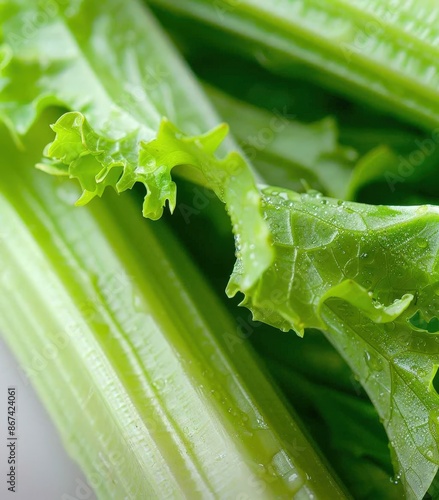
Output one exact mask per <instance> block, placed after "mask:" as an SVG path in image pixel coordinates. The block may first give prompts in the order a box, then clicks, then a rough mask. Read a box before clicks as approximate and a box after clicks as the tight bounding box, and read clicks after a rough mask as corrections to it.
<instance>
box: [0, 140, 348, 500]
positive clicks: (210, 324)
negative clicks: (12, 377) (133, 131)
mask: <svg viewBox="0 0 439 500" xmlns="http://www.w3.org/2000/svg"><path fill="white" fill-rule="evenodd" d="M3 142H4V143H5V147H4V150H5V151H6V152H7V153H8V155H7V157H8V158H10V159H11V158H13V160H10V161H12V162H13V164H14V169H13V170H12V169H10V168H9V164H5V165H3V164H2V172H4V175H3V176H2V180H1V183H0V219H1V224H2V234H3V235H5V237H4V238H3V241H2V245H1V246H0V256H1V262H2V264H3V267H2V271H3V272H2V273H1V274H0V291H1V294H0V329H1V331H2V332H3V335H4V336H5V339H6V341H7V342H8V344H9V345H10V346H11V348H12V350H13V351H14V352H15V354H16V355H17V357H18V359H19V361H20V363H21V364H22V365H23V367H24V368H25V369H27V373H28V376H29V379H30V381H31V382H32V383H33V384H34V385H35V387H36V389H37V391H38V393H39V394H40V396H41V398H42V400H43V401H44V403H45V405H46V407H47V408H48V410H49V412H50V414H51V416H52V418H53V419H54V421H55V423H56V425H57V427H58V430H59V431H60V433H61V436H62V438H63V440H64V442H65V444H66V447H67V449H68V450H69V452H70V453H71V454H72V456H73V457H74V458H75V459H76V460H77V461H78V462H79V464H80V465H81V466H82V468H83V469H84V470H85V473H86V474H87V476H88V477H89V480H90V481H91V484H93V486H95V489H96V491H97V493H98V495H99V497H100V498H130V499H131V498H132V499H143V498H151V497H155V498H180V497H185V496H186V497H187V496H188V495H190V496H191V497H192V498H198V497H200V498H213V497H217V496H220V497H221V496H222V495H231V494H236V495H238V494H246V495H249V496H251V498H272V497H273V495H275V496H277V495H280V496H282V495H288V496H291V495H293V494H295V493H296V494H297V495H299V496H298V498H299V497H300V496H301V495H302V496H303V495H304V496H305V497H306V498H309V497H310V495H314V496H315V497H316V498H324V494H325V492H326V491H328V489H329V491H332V492H333V494H334V495H339V496H340V495H341V497H344V494H343V492H342V491H341V490H340V489H339V487H338V486H337V484H336V483H335V481H334V479H333V478H332V476H331V474H330V473H329V472H328V471H327V469H326V468H325V466H324V464H323V463H322V462H321V460H320V458H319V457H318V455H317V454H316V452H315V451H314V449H313V447H312V445H311V444H309V443H308V441H307V440H306V438H305V437H304V435H303V434H302V432H301V431H300V429H299V428H298V426H297V425H296V423H295V422H294V420H293V419H292V418H291V417H289V416H288V413H287V412H286V410H285V407H284V406H283V404H282V403H281V402H280V400H279V399H278V398H277V396H276V394H275V392H274V390H273V388H272V387H271V386H270V384H269V382H268V381H267V380H266V379H265V377H264V375H263V373H262V372H261V371H260V370H259V368H258V367H257V365H256V363H255V361H254V360H253V359H252V355H251V354H250V352H249V351H248V350H247V346H246V345H244V344H239V345H235V346H234V351H233V353H231V352H229V351H228V350H227V345H226V342H225V340H224V338H223V336H224V333H225V332H233V330H234V328H235V327H234V325H233V322H231V321H230V320H229V319H228V317H227V315H226V313H225V312H224V311H223V310H222V309H221V307H220V305H219V304H217V302H216V299H215V298H214V297H213V296H212V295H211V292H210V291H209V290H208V289H207V287H206V285H205V284H204V283H203V281H202V279H201V278H200V277H199V276H197V272H196V270H195V269H194V268H193V267H192V265H191V264H190V263H189V262H188V261H187V259H186V257H185V256H184V255H183V254H181V251H180V250H179V249H178V245H176V243H175V242H174V241H173V240H172V239H171V236H170V235H169V234H168V233H166V231H165V228H164V227H161V228H160V227H156V228H152V227H150V226H149V225H148V223H147V222H145V221H143V220H142V218H141V215H140V214H138V213H137V210H136V209H135V208H134V206H131V203H130V200H129V199H128V198H126V197H124V198H126V199H123V198H122V199H118V200H117V203H115V200H114V199H112V198H111V197H110V196H109V197H108V202H107V201H104V202H102V203H100V204H99V205H96V206H94V207H92V208H91V209H90V210H89V209H75V208H73V207H71V206H70V205H71V200H72V196H74V194H75V191H76V190H73V192H72V190H71V189H70V188H71V187H72V186H70V183H67V184H65V183H59V182H58V181H57V180H56V179H52V178H49V177H48V176H46V175H44V174H42V173H40V172H37V171H33V170H32V168H31V165H32V163H31V162H28V161H27V157H26V156H25V158H23V155H20V154H19V153H15V152H13V151H12V149H13V146H12V143H11V144H6V141H5V140H3ZM35 150H36V151H38V150H39V149H38V148H35ZM25 160H26V161H25ZM2 161H3V162H4V161H5V160H2ZM20 162H21V163H23V165H20ZM26 167H28V168H27V169H26ZM128 220H129V221H130V222H129V223H128V224H127V221H128ZM165 248H166V250H165ZM168 254H171V255H172V264H171V260H170V258H169V257H168ZM182 275H183V276H184V281H183V279H182V278H181V276H182ZM189 284H190V288H188V286H189ZM213 318H215V319H214V320H213ZM49 346H52V350H50V349H49ZM53 346H55V347H53ZM47 353H49V354H47ZM40 358H41V359H42V360H43V363H42V365H41V363H40V364H39V365H38V366H37V365H36V362H35V360H36V359H40ZM241 367H242V369H241ZM258 394H260V395H261V397H262V399H263V402H264V405H266V406H268V407H269V408H268V409H266V408H265V406H264V408H263V407H262V405H261V404H260V403H261V402H262V401H259V396H258ZM267 403H268V404H267ZM292 443H297V446H300V447H301V448H303V449H304V450H305V451H304V452H301V454H300V456H296V455H297V454H296V452H295V450H294V447H293V448H292V447H291V446H292ZM100 457H104V459H102V458H100ZM97 464H98V465H97ZM303 470H307V471H312V474H311V477H310V478H309V477H308V476H307V475H306V474H305V473H304V472H303Z"/></svg>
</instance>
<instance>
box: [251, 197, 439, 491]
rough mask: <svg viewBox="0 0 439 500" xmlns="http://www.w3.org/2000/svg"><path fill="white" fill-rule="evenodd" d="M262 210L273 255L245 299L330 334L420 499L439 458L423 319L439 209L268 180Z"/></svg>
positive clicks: (273, 320)
mask: <svg viewBox="0 0 439 500" xmlns="http://www.w3.org/2000/svg"><path fill="white" fill-rule="evenodd" d="M264 210H265V215H266V218H267V221H268V223H269V226H270V232H271V234H272V237H273V242H274V243H273V244H274V251H275V258H274V263H273V265H272V266H271V267H270V268H269V269H268V270H267V271H266V272H265V273H264V275H263V276H262V278H261V280H260V281H259V282H258V283H257V284H256V285H255V286H254V287H253V288H252V289H251V290H249V292H248V293H247V294H246V297H245V300H244V301H243V305H246V306H247V307H248V308H250V309H251V310H252V311H253V314H254V317H255V318H256V319H258V320H260V321H263V322H266V323H269V324H271V325H274V326H276V327H278V328H281V329H283V330H285V331H287V330H290V329H294V330H295V331H296V332H297V333H298V334H299V335H302V334H303V331H304V328H307V327H315V328H320V329H322V330H323V331H325V332H326V334H327V336H328V339H329V340H330V341H331V342H332V343H333V344H334V345H335V346H336V347H337V349H338V350H339V351H340V352H341V354H342V355H343V356H344V358H345V359H346V361H347V362H348V364H349V365H350V366H351V368H352V370H353V371H354V372H355V373H356V375H357V377H358V378H359V380H360V381H361V383H362V384H363V385H364V387H365V389H366V391H367V392H368V394H369V397H370V398H371V400H372V402H373V403H374V405H375V407H376V409H377V411H378V413H379V415H380V417H381V419H382V421H383V423H384V425H385V427H386V430H387V434H388V436H389V438H390V443H391V447H392V450H393V452H394V461H395V465H396V468H397V470H398V474H397V478H399V479H401V480H402V481H403V482H404V485H405V487H406V491H407V492H408V496H409V498H422V497H423V495H424V493H425V492H426V491H427V489H428V487H429V485H430V484H431V482H432V480H433V478H434V476H435V474H436V472H437V469H438V464H439V448H438V443H439V410H438V408H439V397H438V395H437V393H436V391H435V390H434V388H433V378H434V376H435V374H436V371H437V367H438V366H439V337H437V336H436V335H432V334H431V331H432V328H430V329H426V328H420V327H419V325H420V321H421V320H422V321H423V323H422V324H423V325H425V324H428V325H434V324H436V323H435V322H436V319H435V318H436V316H437V312H438V310H439V265H438V257H437V256H438V251H439V230H438V227H439V208H437V207H433V206H420V207H383V206H368V205H361V204H356V203H350V202H340V201H337V200H331V199H328V198H324V197H322V196H321V195H318V194H306V195H298V194H296V193H293V192H288V191H285V190H283V191H280V190H277V189H274V188H267V189H266V190H264ZM426 330H428V331H426ZM436 332H437V329H436Z"/></svg>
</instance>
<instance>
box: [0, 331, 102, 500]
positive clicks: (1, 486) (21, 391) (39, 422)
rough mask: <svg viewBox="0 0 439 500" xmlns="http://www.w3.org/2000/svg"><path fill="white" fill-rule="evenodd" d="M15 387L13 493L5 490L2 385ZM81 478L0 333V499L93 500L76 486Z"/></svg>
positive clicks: (6, 467) (4, 392)
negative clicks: (15, 454) (14, 476)
mask: <svg viewBox="0 0 439 500" xmlns="http://www.w3.org/2000/svg"><path fill="white" fill-rule="evenodd" d="M10 386H14V387H16V405H17V407H16V410H17V413H16V415H15V416H16V425H17V436H18V441H17V446H16V453H17V457H16V459H17V469H16V473H17V476H16V479H17V487H16V493H12V492H9V491H8V486H9V485H8V484H7V483H6V481H7V476H6V473H7V472H8V471H9V465H8V464H7V458H8V453H9V450H8V448H7V447H6V444H7V442H8V441H7V440H6V438H7V434H6V433H7V427H8V422H7V400H8V387H10ZM84 484H85V485H86V484H87V483H86V481H85V478H84V476H83V474H82V473H81V472H80V470H79V469H78V467H77V466H76V464H75V463H74V462H73V461H72V460H71V459H70V458H69V457H68V455H67V454H66V452H65V451H64V449H63V447H62V444H61V441H60V439H59V437H58V434H57V431H56V429H55V427H54V426H53V425H52V423H51V422H50V419H49V416H48V414H47V412H46V411H45V410H44V408H43V407H42V405H41V404H40V402H39V400H38V398H37V395H36V393H35V391H34V390H33V388H32V387H31V386H30V384H29V381H28V380H26V378H25V376H24V375H23V372H22V371H21V370H20V369H19V367H18V365H17V362H16V361H15V359H14V358H13V356H12V354H11V353H10V351H9V349H8V348H7V347H6V345H5V344H4V343H3V341H2V340H1V338H0V499H1V500H95V498H96V497H95V496H94V494H92V493H91V492H90V489H89V488H88V487H87V488H86V489H82V490H81V485H84Z"/></svg>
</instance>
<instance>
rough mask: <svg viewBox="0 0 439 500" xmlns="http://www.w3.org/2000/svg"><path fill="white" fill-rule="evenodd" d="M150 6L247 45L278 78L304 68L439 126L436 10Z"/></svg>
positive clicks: (186, 0)
mask: <svg viewBox="0 0 439 500" xmlns="http://www.w3.org/2000/svg"><path fill="white" fill-rule="evenodd" d="M150 3H151V4H154V5H157V6H159V7H163V8H166V9H167V10H169V11H176V12H178V13H180V14H183V15H186V16H190V17H193V18H195V19H198V20H199V21H202V22H204V23H208V24H210V25H212V26H215V27H216V28H218V29H220V30H225V31H228V32H230V33H232V34H234V35H236V36H238V37H240V38H241V39H243V40H242V42H243V43H239V44H234V45H233V47H234V50H238V51H244V52H245V53H247V54H250V56H251V57H256V58H257V59H258V60H259V61H260V63H261V64H262V65H265V66H267V67H269V68H271V69H272V70H274V71H277V72H281V73H283V74H292V75H294V74H295V73H297V64H301V65H303V66H305V67H306V68H308V73H307V74H308V75H309V76H310V77H311V78H317V79H318V81H319V82H320V83H322V84H324V85H331V86H332V87H333V88H336V89H339V90H341V91H343V92H344V93H347V94H351V95H353V96H355V97H358V98H361V100H362V101H364V100H368V101H369V102H370V103H372V104H374V105H377V104H378V105H380V106H381V107H382V108H384V109H386V110H388V111H390V112H392V113H395V114H397V115H399V116H401V117H403V118H404V119H406V120H408V121H411V122H414V123H416V124H419V125H422V126H424V127H427V128H430V127H435V126H437V125H438V124H439V105H438V102H439V91H438V85H439V73H438V71H437V67H436V62H437V59H438V56H439V47H438V44H437V40H438V36H439V31H438V30H437V29H436V28H434V24H433V22H432V19H436V18H438V17H439V10H438V8H437V6H435V5H433V4H432V3H431V2H421V5H420V3H419V2H411V1H410V2H405V3H404V4H403V5H400V3H398V5H397V8H396V6H395V5H394V3H393V2H391V1H384V2H379V3H378V2H376V1H366V0H357V1H355V2H348V1H341V0H337V1H335V2H327V1H322V0H289V1H288V0H284V1H282V2H277V3H274V4H273V3H266V2H263V1H260V0H242V1H240V2H228V1H226V0H224V1H219V2H216V1H213V0H182V1H181V2H171V1H170V0H150ZM414 13H416V21H415V20H413V16H414ZM222 43H227V41H225V42H222ZM302 69H303V68H302ZM325 75H326V76H325ZM328 75H330V78H328V77H327V76H328Z"/></svg>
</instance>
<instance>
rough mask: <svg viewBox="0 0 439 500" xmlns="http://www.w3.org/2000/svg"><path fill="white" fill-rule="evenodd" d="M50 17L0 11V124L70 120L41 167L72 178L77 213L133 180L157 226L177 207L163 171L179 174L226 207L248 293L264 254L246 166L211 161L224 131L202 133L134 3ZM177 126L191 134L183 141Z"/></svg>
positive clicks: (194, 90) (165, 46)
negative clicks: (43, 117)
mask: <svg viewBox="0 0 439 500" xmlns="http://www.w3.org/2000/svg"><path fill="white" fill-rule="evenodd" d="M63 5H64V4H63ZM53 7H54V8H53V9H51V10H50V11H45V10H44V8H43V7H41V6H39V7H38V6H36V5H33V4H29V3H28V2H24V1H19V0H14V1H10V2H7V3H6V6H4V7H3V12H2V14H3V19H4V24H3V34H2V38H3V42H4V43H3V46H2V51H1V53H0V54H1V55H0V58H1V59H0V90H1V92H0V119H3V120H4V121H5V122H6V123H7V124H8V126H9V128H10V129H11V130H12V131H13V132H14V133H16V134H18V135H20V134H24V133H25V132H26V131H27V130H28V129H29V127H30V126H31V124H32V123H33V122H34V121H35V119H36V117H37V116H38V115H39V113H40V112H41V110H42V109H44V108H45V107H47V106H49V105H54V104H57V105H62V106H63V107H66V108H68V109H71V110H72V112H69V113H66V114H65V115H63V116H62V117H61V118H60V119H59V120H58V121H57V122H56V124H55V125H54V126H53V129H54V131H55V133H56V138H55V140H54V142H53V143H51V144H50V145H49V146H48V147H47V148H46V151H45V153H46V156H47V158H46V159H44V160H43V161H42V162H41V164H40V165H39V167H40V168H42V169H43V170H46V171H48V172H50V173H52V174H53V173H55V174H58V175H59V174H62V175H68V176H70V177H72V178H76V179H78V180H79V182H80V184H81V186H82V188H83V195H82V197H81V199H80V200H79V204H84V203H86V202H88V201H90V200H91V199H92V198H93V197H95V196H101V195H102V194H103V192H104V190H105V188H106V187H108V186H111V187H112V188H114V189H115V190H116V191H117V192H122V191H125V190H127V189H130V188H131V187H132V186H133V185H134V184H135V183H136V182H141V183H143V184H144V185H145V187H146V189H147V194H146V196H145V202H144V210H143V213H144V215H145V216H147V217H150V218H152V219H157V218H159V217H160V216H161V214H162V211H163V207H164V206H165V205H166V203H168V204H169V208H170V210H171V211H172V210H173V208H174V207H175V197H176V186H175V183H174V182H173V180H172V176H171V170H172V169H173V168H174V167H175V166H180V168H179V172H180V173H181V175H184V176H186V177H188V178H189V179H191V180H194V181H195V182H197V183H199V184H203V185H206V186H208V187H209V188H211V189H212V190H214V191H215V192H216V193H217V195H218V197H219V198H220V199H221V200H222V201H224V202H225V203H226V207H227V210H228V212H229V215H230V217H231V220H232V224H233V230H234V232H235V236H236V239H237V241H240V242H241V244H240V250H239V254H238V257H239V261H240V266H241V268H242V269H243V273H242V274H241V275H240V278H239V281H236V282H235V283H234V284H233V285H234V286H236V287H237V288H238V289H242V290H246V289H247V288H248V287H250V286H251V285H253V284H254V282H255V281H256V280H257V278H258V276H259V274H260V273H261V272H262V271H263V270H264V269H265V268H266V267H267V266H268V265H269V264H270V262H271V258H272V254H271V249H270V246H269V241H268V230H267V227H266V225H265V222H264V221H263V218H262V215H261V209H260V193H259V190H258V189H257V187H256V185H255V182H254V179H253V175H252V173H251V171H250V168H249V167H248V165H247V164H246V163H245V161H244V160H243V159H242V158H241V157H240V156H239V155H238V154H237V153H232V154H229V155H228V156H227V157H226V158H224V159H223V160H219V159H217V158H216V156H215V155H214V153H215V151H216V150H217V148H219V147H220V145H221V143H222V141H223V140H224V138H225V135H226V134H227V126H224V125H223V126H219V127H217V128H216V129H215V130H212V131H211V132H209V133H207V134H203V133H202V132H204V131H206V130H208V129H209V128H210V126H211V124H212V123H218V121H219V120H218V119H217V118H216V116H215V114H214V112H213V111H212V109H211V108H210V105H209V104H208V102H207V100H206V99H205V98H204V96H203V94H202V92H201V91H200V89H199V88H198V86H197V85H196V83H195V81H194V80H193V79H192V77H191V75H190V73H189V72H188V71H187V70H186V68H185V67H184V66H183V64H182V62H181V60H180V59H179V58H178V55H177V54H176V52H175V51H174V49H173V47H172V46H171V45H170V43H169V42H168V40H167V39H166V38H165V37H164V36H163V35H162V33H161V32H160V30H159V28H158V27H157V26H156V24H155V22H154V20H153V19H152V18H151V16H149V15H148V12H147V11H145V9H144V7H142V6H141V5H139V4H138V3H137V2H136V1H131V2H129V3H126V2H123V1H121V0H110V1H107V2H105V5H104V4H102V3H101V2H97V1H92V2H75V3H69V4H68V7H60V6H58V5H57V4H54V6H53ZM32 20H38V21H35V23H34V24H32V30H30V33H28V32H27V31H24V27H25V26H27V25H28V24H29V23H31V21H32ZM103 41H105V43H103ZM144 61H148V64H144ZM23 78H25V79H26V82H27V85H26V89H24V88H23V85H22V84H21V83H22V79H23ZM188 96H190V97H191V99H192V102H194V103H195V102H196V106H194V105H192V104H191V100H189V99H188ZM165 117H166V119H165ZM169 120H171V121H172V123H174V124H175V125H176V126H174V125H171V121H169ZM180 124H181V126H182V128H184V131H185V133H186V134H187V133H194V136H192V137H187V136H185V135H183V134H182V133H181V132H180V131H179V130H178V128H177V127H179V126H180ZM189 164H190V165H191V166H190V167H189V166H188V165H189Z"/></svg>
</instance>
